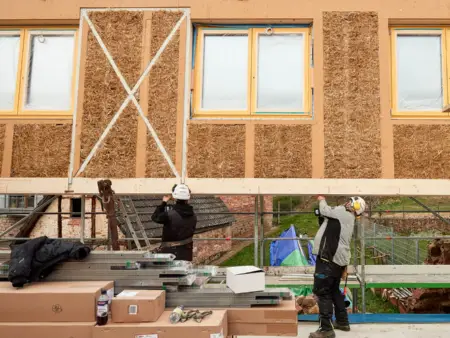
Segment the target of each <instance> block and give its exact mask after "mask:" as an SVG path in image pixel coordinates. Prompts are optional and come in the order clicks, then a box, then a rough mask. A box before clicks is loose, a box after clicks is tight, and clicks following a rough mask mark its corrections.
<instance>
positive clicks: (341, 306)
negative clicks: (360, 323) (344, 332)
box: [313, 257, 349, 331]
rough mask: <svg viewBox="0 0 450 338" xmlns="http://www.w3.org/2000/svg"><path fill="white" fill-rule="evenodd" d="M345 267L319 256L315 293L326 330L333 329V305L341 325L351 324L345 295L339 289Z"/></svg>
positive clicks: (315, 277)
mask: <svg viewBox="0 0 450 338" xmlns="http://www.w3.org/2000/svg"><path fill="white" fill-rule="evenodd" d="M344 268H345V267H341V266H339V265H337V264H335V263H333V262H326V261H323V260H321V259H320V258H319V257H318V258H317V262H316V271H315V273H314V288H313V293H314V294H315V295H316V296H317V298H318V305H319V319H320V328H321V329H322V330H325V331H328V330H332V329H333V325H332V323H331V321H332V317H333V307H334V313H335V316H336V321H337V322H338V323H339V324H341V325H348V324H349V322H348V315H347V310H346V308H345V301H344V295H343V294H342V293H341V290H340V289H339V286H340V281H341V276H342V272H343V271H344Z"/></svg>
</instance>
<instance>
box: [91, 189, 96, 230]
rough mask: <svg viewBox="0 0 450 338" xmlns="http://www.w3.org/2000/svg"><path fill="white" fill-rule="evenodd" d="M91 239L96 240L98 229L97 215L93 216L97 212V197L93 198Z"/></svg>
mask: <svg viewBox="0 0 450 338" xmlns="http://www.w3.org/2000/svg"><path fill="white" fill-rule="evenodd" d="M91 202H92V203H91V238H95V234H96V231H97V230H96V229H95V221H96V218H97V214H93V213H94V212H96V211H97V203H96V202H97V198H96V197H95V196H92V200H91Z"/></svg>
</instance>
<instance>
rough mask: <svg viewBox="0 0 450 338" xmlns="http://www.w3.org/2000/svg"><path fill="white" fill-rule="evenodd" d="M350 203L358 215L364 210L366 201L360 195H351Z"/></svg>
mask: <svg viewBox="0 0 450 338" xmlns="http://www.w3.org/2000/svg"><path fill="white" fill-rule="evenodd" d="M350 204H351V206H352V208H353V210H355V213H356V214H357V215H358V216H359V215H361V214H362V213H363V212H364V211H365V210H366V201H364V200H363V199H362V198H361V197H358V196H356V197H351V198H350Z"/></svg>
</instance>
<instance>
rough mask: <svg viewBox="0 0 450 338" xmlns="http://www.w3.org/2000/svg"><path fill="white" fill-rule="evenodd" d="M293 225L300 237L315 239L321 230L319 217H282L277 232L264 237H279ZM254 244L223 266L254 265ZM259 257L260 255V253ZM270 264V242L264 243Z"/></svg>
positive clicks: (265, 257) (303, 245)
mask: <svg viewBox="0 0 450 338" xmlns="http://www.w3.org/2000/svg"><path fill="white" fill-rule="evenodd" d="M291 224H293V225H294V226H295V230H296V232H297V236H298V235H303V234H306V235H307V236H308V237H314V236H315V234H316V232H317V230H318V229H319V226H318V222H317V217H316V216H314V215H295V216H284V217H281V223H280V226H279V227H277V228H276V230H274V231H271V232H269V233H266V234H264V237H269V236H270V237H278V236H280V234H281V233H282V232H283V231H285V230H287V229H288V228H289V227H290V226H291ZM306 245H307V243H306V241H302V247H303V250H306V251H307V247H306ZM254 250H255V246H254V244H251V245H249V246H247V247H245V248H244V249H242V250H241V251H239V252H238V253H237V254H236V255H234V256H233V257H231V258H230V259H228V260H226V261H225V262H223V263H222V264H221V265H222V266H238V265H253V264H254ZM258 255H259V253H258ZM269 262H270V242H269V241H266V242H265V243H264V265H269Z"/></svg>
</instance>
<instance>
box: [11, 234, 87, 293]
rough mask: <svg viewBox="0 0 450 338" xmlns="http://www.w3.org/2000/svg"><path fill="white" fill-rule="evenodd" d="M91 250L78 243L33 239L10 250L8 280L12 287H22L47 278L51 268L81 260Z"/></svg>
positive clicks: (45, 238) (44, 238)
mask: <svg viewBox="0 0 450 338" xmlns="http://www.w3.org/2000/svg"><path fill="white" fill-rule="evenodd" d="M90 251H91V249H90V248H89V247H87V246H85V245H83V244H81V243H80V242H78V243H75V242H66V241H63V240H60V239H49V238H48V237H46V236H43V237H39V238H34V239H32V240H30V241H28V242H25V243H23V244H19V245H15V246H13V247H12V249H11V260H10V262H9V274H8V280H9V281H10V282H11V283H12V285H13V286H14V287H22V286H24V285H25V284H27V283H30V282H35V281H38V280H40V279H44V278H45V277H47V276H48V275H49V274H50V273H51V272H52V271H53V268H54V267H55V266H56V265H57V264H58V263H61V262H63V261H66V260H68V259H76V260H82V259H84V258H86V257H87V256H88V255H89V253H90Z"/></svg>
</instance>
